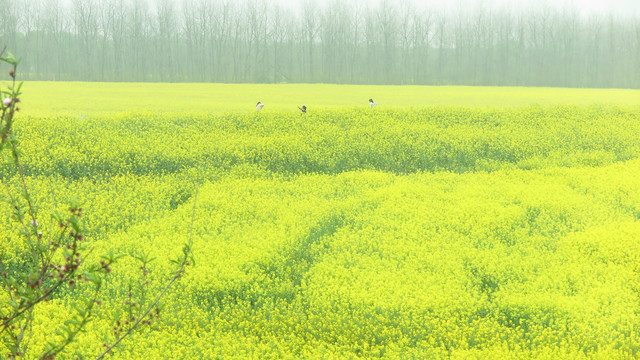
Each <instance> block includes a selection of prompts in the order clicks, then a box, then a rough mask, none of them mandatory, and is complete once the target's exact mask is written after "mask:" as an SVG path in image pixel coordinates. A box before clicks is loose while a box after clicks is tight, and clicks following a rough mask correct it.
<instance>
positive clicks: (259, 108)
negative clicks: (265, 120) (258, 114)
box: [256, 101, 264, 111]
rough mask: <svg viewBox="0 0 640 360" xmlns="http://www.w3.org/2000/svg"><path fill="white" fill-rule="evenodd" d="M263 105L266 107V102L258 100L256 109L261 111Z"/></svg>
mask: <svg viewBox="0 0 640 360" xmlns="http://www.w3.org/2000/svg"><path fill="white" fill-rule="evenodd" d="M263 107H264V104H263V103H261V102H260V101H258V103H257V104H256V110H257V111H260V110H262V108H263Z"/></svg>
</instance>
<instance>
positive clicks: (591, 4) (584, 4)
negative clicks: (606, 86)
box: [280, 0, 640, 15]
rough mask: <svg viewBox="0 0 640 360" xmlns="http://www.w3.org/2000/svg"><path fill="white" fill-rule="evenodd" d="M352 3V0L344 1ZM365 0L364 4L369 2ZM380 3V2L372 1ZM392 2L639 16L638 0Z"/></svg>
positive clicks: (286, 0) (321, 0)
mask: <svg viewBox="0 0 640 360" xmlns="http://www.w3.org/2000/svg"><path fill="white" fill-rule="evenodd" d="M280 1H281V2H282V3H288V4H292V5H293V4H297V5H300V4H301V3H303V2H305V1H313V2H315V3H317V4H322V3H329V2H332V1H333V0H315V1H314V0H280ZM345 1H353V0H345ZM371 1H372V0H367V1H366V2H371ZM373 1H374V2H376V1H381V0H373ZM391 1H393V2H400V1H411V2H413V3H416V4H433V5H438V6H459V5H460V4H461V5H463V6H474V5H476V4H477V3H479V2H481V3H484V4H492V5H497V6H499V5H507V6H511V7H513V8H519V7H522V6H528V5H530V4H538V3H541V2H544V1H546V2H547V3H549V4H550V5H552V6H564V5H567V4H569V5H573V6H575V7H576V8H578V9H580V11H581V13H582V14H585V15H589V14H593V13H602V12H606V13H608V12H611V11H613V12H614V13H617V14H622V15H638V14H640V0H391Z"/></svg>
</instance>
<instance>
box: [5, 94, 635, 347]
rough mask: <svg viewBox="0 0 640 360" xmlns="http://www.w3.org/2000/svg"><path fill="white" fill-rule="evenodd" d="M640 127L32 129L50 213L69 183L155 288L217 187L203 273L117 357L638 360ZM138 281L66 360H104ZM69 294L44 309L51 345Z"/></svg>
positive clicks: (351, 123) (201, 123)
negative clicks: (145, 267) (145, 266)
mask: <svg viewBox="0 0 640 360" xmlns="http://www.w3.org/2000/svg"><path fill="white" fill-rule="evenodd" d="M26 86H27V85H25V88H26ZM150 86H156V85H150ZM203 86H204V85H203ZM248 88H250V87H248ZM496 91H498V90H496ZM523 91H528V90H523ZM34 96H35V95H34ZM568 96H574V95H572V94H570V95H568ZM368 97H369V96H367V98H368ZM265 102H266V101H265ZM158 104H160V103H158ZM307 105H309V102H307ZM328 105H329V104H327V106H328ZM493 105H496V104H495V103H494V104H493ZM158 106H159V107H158V108H157V109H156V110H164V109H165V108H163V107H162V106H165V105H158ZM101 110H102V108H100V107H99V106H98V110H97V111H101ZM198 110H203V109H202V108H199V109H198ZM639 110H640V109H639V108H637V107H619V106H613V105H590V106H575V105H558V106H539V105H533V106H524V107H492V108H470V107H457V106H432V107H415V108H412V109H385V108H383V107H382V106H380V107H379V108H377V109H368V108H366V109H365V108H364V107H362V108H350V109H346V110H340V109H324V110H321V111H317V112H310V113H309V114H308V115H307V116H299V115H298V114H295V113H291V112H287V111H265V112H263V113H256V112H253V111H247V112H245V113H241V112H229V113H219V114H203V113H197V111H196V112H193V113H185V114H182V115H180V114H170V115H167V114H162V113H159V112H148V113H127V114H121V115H108V114H107V115H92V116H88V117H87V118H84V119H78V118H77V117H75V115H74V116H61V117H57V116H34V117H30V118H21V121H20V123H19V124H18V125H17V135H18V136H19V138H20V139H21V143H20V146H21V149H22V151H23V159H24V166H25V170H26V172H27V175H28V182H29V185H30V186H31V188H32V189H33V193H35V194H37V196H38V199H37V205H38V208H39V211H40V212H41V215H45V214H47V212H48V211H50V210H49V209H50V206H51V205H50V193H49V192H48V190H49V189H51V188H55V189H57V190H56V196H57V198H58V202H59V203H64V202H65V199H66V198H67V197H68V196H69V194H75V197H77V198H80V199H83V200H84V203H85V208H86V215H85V217H86V225H87V227H88V228H89V229H90V231H91V232H90V236H89V237H90V239H91V241H92V242H93V244H94V246H95V248H96V249H95V250H94V253H95V255H93V254H92V256H97V255H99V254H103V253H106V252H108V251H109V250H110V249H114V250H115V251H116V252H120V253H128V252H139V251H145V252H149V253H151V255H152V256H154V257H156V258H157V260H156V261H155V262H154V263H153V267H152V275H153V278H154V279H155V280H154V281H153V282H152V283H151V288H152V289H154V290H159V289H160V287H161V286H162V283H161V281H160V280H161V277H162V275H163V274H167V273H168V271H169V269H170V265H169V258H171V257H173V254H174V253H175V252H178V251H179V250H180V246H181V244H182V243H183V242H184V241H185V240H186V238H187V236H188V231H189V225H190V219H191V206H192V205H193V201H194V200H195V199H194V189H195V188H196V187H197V188H198V189H199V196H198V198H197V208H196V216H195V227H194V249H195V258H196V265H195V266H193V267H190V268H189V269H188V272H187V275H186V277H185V278H184V279H182V280H181V281H180V282H179V283H178V284H177V286H176V287H175V288H174V289H173V290H172V291H171V292H170V293H168V295H167V296H166V298H164V300H163V301H162V303H163V309H162V316H163V318H162V319H161V321H160V322H158V323H157V324H155V325H154V329H153V330H148V329H147V330H144V331H143V332H142V333H137V334H135V335H134V336H133V337H132V338H130V339H128V340H127V341H125V342H124V343H123V344H122V346H121V347H119V348H118V349H117V350H116V353H115V356H114V358H118V359H143V358H145V359H150V358H153V359H155V358H166V359H176V358H189V359H195V358H206V359H208V358H225V359H227V358H265V359H269V358H273V359H275V358H278V359H280V358H285V359H300V358H309V359H312V358H324V359H344V358H359V357H363V358H373V357H384V358H417V359H423V358H445V357H453V358H541V359H558V358H561V359H562V358H564V359H580V358H632V357H637V356H640V354H639V351H640V337H639V336H638V332H639V331H640V330H639V328H638V324H639V323H640V311H639V310H640V303H639V302H638V298H639V294H640V222H639V219H640V182H638V181H637V179H638V178H640V159H638V154H639V153H640V121H639V120H640V112H639ZM1 171H2V176H3V178H4V179H5V180H4V181H8V182H11V181H13V180H12V174H11V172H9V171H8V170H7V168H6V167H3V168H2V169H1ZM196 179H197V180H196ZM1 213H2V214H7V213H8V212H7V211H4V210H3V211H2V212H1ZM3 216H4V215H3ZM41 218H43V219H44V218H46V217H45V216H41ZM7 224H10V222H8V221H6V220H5V221H2V222H0V231H1V233H2V234H3V246H2V252H1V255H2V256H4V258H5V259H7V261H14V262H17V261H18V260H17V259H19V256H20V253H21V252H22V251H24V249H22V248H21V247H20V242H19V238H18V237H17V236H16V234H15V233H14V230H13V229H12V228H11V227H10V225H7ZM136 271H137V269H136V268H135V264H134V263H133V262H131V261H128V260H125V261H123V262H121V263H119V264H118V266H117V267H116V268H115V269H114V273H115V276H114V277H113V278H112V280H111V281H110V282H109V284H108V285H107V289H106V293H105V299H104V301H103V305H102V306H101V307H100V309H99V314H98V319H96V321H94V322H93V323H91V324H90V326H89V330H90V331H89V332H88V333H86V334H84V335H82V336H80V337H79V338H78V342H77V343H76V344H74V345H73V347H72V348H70V349H69V351H68V352H67V355H68V356H69V357H71V355H73V354H75V353H78V354H80V353H83V354H85V355H87V356H88V357H91V355H93V354H97V353H99V352H100V351H101V349H102V343H103V342H104V340H105V338H104V337H103V336H107V335H104V334H108V333H109V329H110V327H111V326H112V324H111V323H110V322H109V320H108V319H109V314H110V313H111V312H112V311H114V309H116V308H117V307H119V306H120V305H121V304H122V302H123V301H124V299H125V291H126V286H127V284H128V282H129V281H131V279H133V278H135V276H136V275H135V273H136ZM76 291H82V290H81V289H80V290H76ZM73 295H74V293H73V291H69V292H67V293H65V294H64V295H63V296H61V297H60V298H58V299H55V300H54V301H52V302H50V303H47V304H46V305H45V306H43V307H42V308H40V310H39V312H38V313H37V314H36V317H37V319H36V322H35V324H34V329H33V343H32V344H31V346H32V347H33V348H34V349H38V348H42V347H44V344H45V341H46V339H47V337H48V336H51V334H52V333H53V332H54V330H55V326H54V325H53V324H56V321H57V319H58V318H59V317H60V316H61V315H62V314H63V313H64V310H65V309H67V308H68V307H70V306H71V305H72V304H73V303H74V301H75V300H74V296H73ZM35 353H37V351H35Z"/></svg>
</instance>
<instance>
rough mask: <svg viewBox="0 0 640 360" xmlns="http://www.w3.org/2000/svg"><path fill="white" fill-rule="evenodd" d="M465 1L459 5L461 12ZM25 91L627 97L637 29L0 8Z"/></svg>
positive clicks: (200, 2)
mask: <svg viewBox="0 0 640 360" xmlns="http://www.w3.org/2000/svg"><path fill="white" fill-rule="evenodd" d="M460 4H462V3H460ZM0 5H1V6H2V7H3V9H4V10H5V11H4V14H3V17H2V18H0V38H1V39H0V40H1V41H2V43H4V44H7V46H8V48H9V49H11V50H12V51H13V52H15V53H17V54H21V55H23V57H24V62H23V64H22V71H23V76H24V77H25V78H26V79H32V80H86V81H163V82H237V83H244V82H255V83H279V82H288V83H297V82H309V83H314V82H323V83H357V84H427V85H445V84H446V85H516V86H567V87H618V88H637V87H639V85H640V19H638V18H632V17H622V16H616V15H613V14H602V15H597V14H593V15H590V16H583V15H581V14H580V13H579V11H578V9H576V8H571V7H563V8H556V7H552V6H548V5H546V6H545V5H540V6H538V7H527V8H523V9H521V8H514V7H511V8H509V7H501V8H492V7H488V6H485V7H483V6H481V5H477V6H474V7H473V8H471V9H469V8H464V7H462V6H458V7H457V8H454V9H449V10H446V11H445V10H443V9H442V8H437V7H428V6H419V7H417V6H414V5H412V3H411V2H408V1H403V2H397V1H393V0H381V1H380V2H379V3H377V4H376V5H371V4H366V3H363V2H345V1H341V0H331V1H329V2H328V3H325V4H323V5H317V3H316V2H314V1H310V0H308V1H305V2H303V3H302V5H300V6H299V7H287V6H282V5H279V4H274V3H273V2H271V1H266V0H238V1H236V0H185V1H184V2H183V3H182V5H181V6H180V5H178V4H176V2H175V1H173V0H157V1H155V2H154V3H153V4H149V3H148V2H147V1H146V0H71V2H70V3H63V2H62V1H61V0H18V1H10V0H0Z"/></svg>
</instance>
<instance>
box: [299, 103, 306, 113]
mask: <svg viewBox="0 0 640 360" xmlns="http://www.w3.org/2000/svg"><path fill="white" fill-rule="evenodd" d="M298 109H300V111H302V114H300V115H305V114H306V113H307V105H305V104H302V107H300V106H298Z"/></svg>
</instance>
